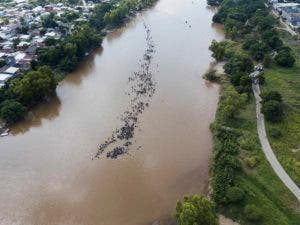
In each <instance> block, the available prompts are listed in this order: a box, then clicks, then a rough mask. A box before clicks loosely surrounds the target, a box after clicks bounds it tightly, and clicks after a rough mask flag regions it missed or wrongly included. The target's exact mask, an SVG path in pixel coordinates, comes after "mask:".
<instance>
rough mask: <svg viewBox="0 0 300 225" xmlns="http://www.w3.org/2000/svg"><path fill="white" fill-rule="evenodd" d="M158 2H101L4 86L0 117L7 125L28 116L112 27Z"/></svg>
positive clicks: (38, 52) (123, 22) (124, 22)
mask: <svg viewBox="0 0 300 225" xmlns="http://www.w3.org/2000/svg"><path fill="white" fill-rule="evenodd" d="M156 1H157V0H143V1H138V0H132V1H129V0H119V1H116V2H112V3H99V4H98V5H96V6H95V8H94V9H93V13H92V15H91V16H90V18H89V20H88V21H87V22H83V23H82V24H77V25H76V26H74V28H73V29H72V32H71V33H70V34H68V35H67V36H66V37H64V38H63V39H62V40H54V39H53V40H52V41H51V42H49V43H48V44H47V45H46V46H45V47H43V48H40V49H38V50H37V60H35V61H33V62H32V63H31V67H32V68H31V70H29V71H27V72H26V73H24V74H22V75H20V76H18V77H16V78H14V79H11V80H10V81H8V82H7V84H6V85H5V86H4V87H3V88H1V89H0V119H2V120H3V121H4V122H6V124H7V125H5V127H7V126H11V125H13V124H15V123H17V122H19V121H20V120H22V119H24V118H25V117H26V115H27V113H28V111H29V110H31V109H32V107H33V106H36V105H37V104H40V103H41V102H43V101H45V100H46V99H49V98H51V97H52V96H53V93H55V91H56V86H57V84H58V82H60V81H61V80H62V79H63V78H64V77H65V76H66V74H69V73H71V72H72V71H74V70H75V69H76V68H77V67H78V65H80V63H81V62H82V61H83V60H84V59H85V58H86V57H87V56H88V55H89V54H90V53H91V52H92V51H95V49H97V48H99V47H101V43H102V39H103V36H104V35H106V31H107V30H108V29H109V30H110V31H113V30H114V29H116V28H118V27H120V26H123V25H124V24H126V23H127V22H128V20H129V19H131V18H132V17H133V16H135V15H136V13H137V12H140V11H142V10H144V9H146V8H148V7H150V6H153V5H154V3H155V2H156ZM46 67H47V68H46ZM41 68H43V70H45V68H46V69H47V75H46V76H45V77H44V78H43V79H42V78H41V74H39V75H38V73H40V72H41V70H40V69H41ZM42 74H43V75H44V73H42ZM34 76H35V77H34ZM0 131H1V130H0Z"/></svg>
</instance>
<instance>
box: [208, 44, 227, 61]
mask: <svg viewBox="0 0 300 225" xmlns="http://www.w3.org/2000/svg"><path fill="white" fill-rule="evenodd" d="M209 50H211V51H212V53H213V54H212V57H214V58H215V59H216V60H217V61H222V60H224V56H225V51H226V42H224V41H222V42H217V41H216V40H213V41H212V43H211V45H210V46H209Z"/></svg>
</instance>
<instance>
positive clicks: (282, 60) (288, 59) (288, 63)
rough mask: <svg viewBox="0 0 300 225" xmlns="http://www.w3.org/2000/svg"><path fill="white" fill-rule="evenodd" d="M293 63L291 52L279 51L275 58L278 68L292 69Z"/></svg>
mask: <svg viewBox="0 0 300 225" xmlns="http://www.w3.org/2000/svg"><path fill="white" fill-rule="evenodd" d="M295 61H296V60H295V58H294V56H293V55H292V54H291V51H289V50H286V49H284V50H280V51H279V52H278V54H277V55H276V57H275V62H276V63H277V64H278V65H279V66H283V67H293V66H294V63H295Z"/></svg>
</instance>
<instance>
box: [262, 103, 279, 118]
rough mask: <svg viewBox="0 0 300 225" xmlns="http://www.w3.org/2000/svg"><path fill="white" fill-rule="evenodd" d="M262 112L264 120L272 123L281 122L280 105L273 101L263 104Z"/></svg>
mask: <svg viewBox="0 0 300 225" xmlns="http://www.w3.org/2000/svg"><path fill="white" fill-rule="evenodd" d="M262 112H263V114H264V116H265V118H266V120H268V121H270V122H273V123H275V122H280V121H282V119H283V116H284V112H283V105H282V103H281V102H278V101H274V100H271V101H267V102H264V103H263V105H262Z"/></svg>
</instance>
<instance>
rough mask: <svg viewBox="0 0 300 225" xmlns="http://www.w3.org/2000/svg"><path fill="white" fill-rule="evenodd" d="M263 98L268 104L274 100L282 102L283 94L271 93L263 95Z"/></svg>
mask: <svg viewBox="0 0 300 225" xmlns="http://www.w3.org/2000/svg"><path fill="white" fill-rule="evenodd" d="M261 97H262V99H263V101H264V102H268V101H272V100H274V101H278V102H282V97H281V94H280V93H279V92H278V91H269V92H266V93H263V94H262V95H261Z"/></svg>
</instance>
